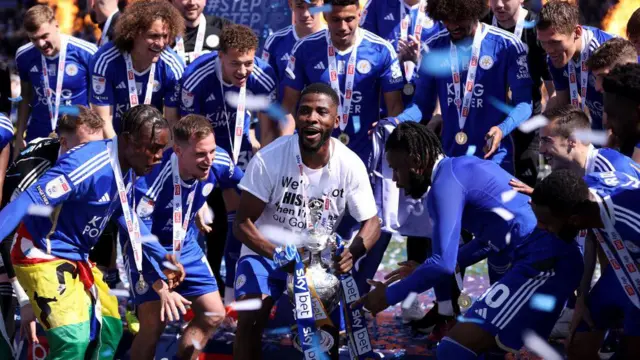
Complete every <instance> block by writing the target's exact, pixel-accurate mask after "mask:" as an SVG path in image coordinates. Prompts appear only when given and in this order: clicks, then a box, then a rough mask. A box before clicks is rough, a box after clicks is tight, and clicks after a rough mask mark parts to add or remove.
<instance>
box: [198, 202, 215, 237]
mask: <svg viewBox="0 0 640 360" xmlns="http://www.w3.org/2000/svg"><path fill="white" fill-rule="evenodd" d="M207 211H209V205H207V203H206V202H205V203H204V205H203V206H202V207H201V208H200V210H198V213H197V214H196V226H197V227H198V229H199V230H200V232H202V233H203V234H208V233H210V232H211V231H212V230H213V228H212V227H211V226H209V225H207V223H206V221H205V219H206V213H207Z"/></svg>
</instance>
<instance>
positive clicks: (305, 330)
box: [293, 256, 322, 360]
mask: <svg viewBox="0 0 640 360" xmlns="http://www.w3.org/2000/svg"><path fill="white" fill-rule="evenodd" d="M305 272H306V270H305V266H304V263H303V262H302V260H301V259H300V256H297V257H296V267H295V273H294V284H293V294H294V302H295V305H296V312H295V314H296V323H297V324H298V339H299V340H300V346H301V347H302V352H303V353H304V358H305V360H313V359H319V358H320V354H321V353H322V349H321V347H320V340H319V333H318V331H317V330H316V321H315V317H314V316H313V304H312V298H311V293H310V292H309V286H308V282H307V277H306V276H305Z"/></svg>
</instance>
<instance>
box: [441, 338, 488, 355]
mask: <svg viewBox="0 0 640 360" xmlns="http://www.w3.org/2000/svg"><path fill="white" fill-rule="evenodd" d="M436 358H437V359H456V360H475V359H478V355H477V354H476V353H474V352H473V351H471V350H469V349H467V348H466V347H464V346H462V345H460V344H458V343H457V342H456V341H455V340H453V339H451V338H449V337H445V338H444V339H442V340H441V341H440V343H439V344H438V350H437V355H436Z"/></svg>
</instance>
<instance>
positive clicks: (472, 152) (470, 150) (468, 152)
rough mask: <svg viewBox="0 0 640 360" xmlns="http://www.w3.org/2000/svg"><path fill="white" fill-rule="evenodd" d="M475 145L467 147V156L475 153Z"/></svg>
mask: <svg viewBox="0 0 640 360" xmlns="http://www.w3.org/2000/svg"><path fill="white" fill-rule="evenodd" d="M476 149H477V148H476V146H475V145H469V147H468V148H467V156H473V155H475V154H476Z"/></svg>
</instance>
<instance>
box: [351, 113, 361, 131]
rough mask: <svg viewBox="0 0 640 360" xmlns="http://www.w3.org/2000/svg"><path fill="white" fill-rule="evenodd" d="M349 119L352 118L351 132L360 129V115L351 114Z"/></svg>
mask: <svg viewBox="0 0 640 360" xmlns="http://www.w3.org/2000/svg"><path fill="white" fill-rule="evenodd" d="M351 120H353V132H354V133H357V132H359V131H360V115H353V116H352V117H351Z"/></svg>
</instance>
